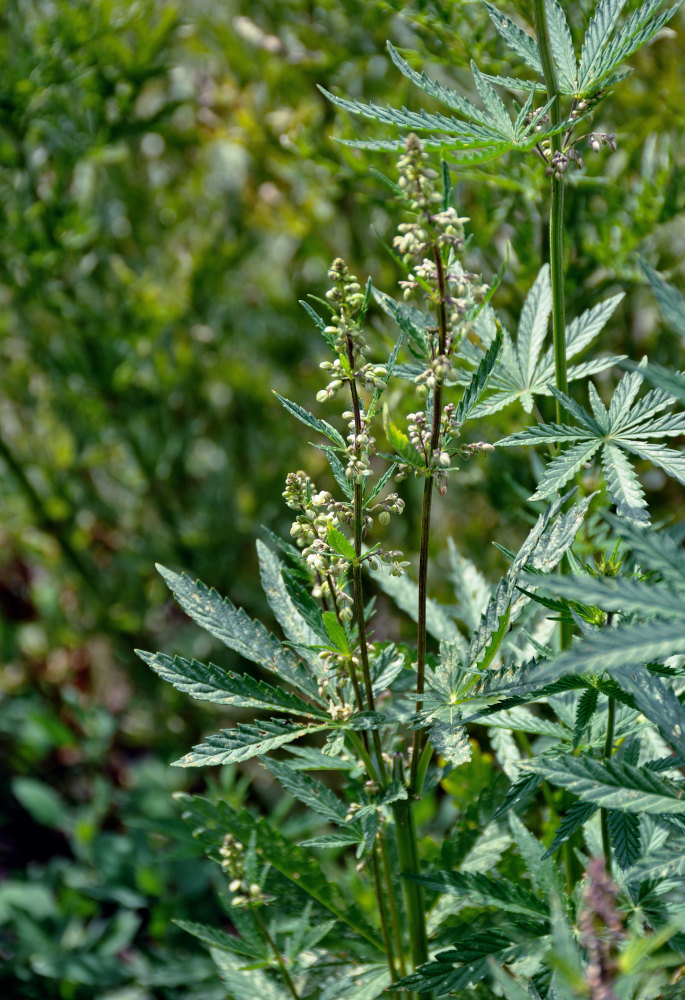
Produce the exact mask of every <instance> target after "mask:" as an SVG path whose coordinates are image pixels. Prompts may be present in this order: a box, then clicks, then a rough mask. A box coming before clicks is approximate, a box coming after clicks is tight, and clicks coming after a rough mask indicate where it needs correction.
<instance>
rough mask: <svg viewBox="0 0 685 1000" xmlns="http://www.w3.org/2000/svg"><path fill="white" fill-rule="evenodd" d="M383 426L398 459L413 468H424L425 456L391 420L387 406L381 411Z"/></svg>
mask: <svg viewBox="0 0 685 1000" xmlns="http://www.w3.org/2000/svg"><path fill="white" fill-rule="evenodd" d="M383 426H384V428H385V435H386V437H387V439H388V442H389V443H390V447H391V448H392V449H393V450H394V452H395V454H396V455H397V457H398V459H401V460H402V462H403V463H405V464H407V465H409V466H411V468H413V469H425V468H426V459H425V457H424V456H423V455H420V454H419V453H418V451H417V450H416V448H415V447H414V445H413V444H412V443H411V441H410V440H409V438H408V437H407V435H406V434H405V433H404V431H401V430H400V429H399V427H397V426H396V425H395V424H394V423H393V422H392V420H391V419H390V417H389V415H388V410H387V408H386V409H385V410H384V412H383Z"/></svg>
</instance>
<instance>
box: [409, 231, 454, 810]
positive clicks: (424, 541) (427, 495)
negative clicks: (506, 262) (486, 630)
mask: <svg viewBox="0 0 685 1000" xmlns="http://www.w3.org/2000/svg"><path fill="white" fill-rule="evenodd" d="M433 259H434V260H435V269H436V273H437V276H438V295H439V304H438V357H442V356H443V355H444V353H445V351H446V350H447V307H446V305H445V303H446V300H447V281H446V279H445V268H444V266H443V263H442V257H441V256H440V249H439V247H438V246H437V244H436V245H435V246H434V247H433ZM441 419H442V381H441V379H440V378H438V379H437V380H436V383H435V388H434V389H433V426H432V428H431V441H430V452H429V453H428V456H427V461H426V466H427V468H426V480H425V483H424V486H423V504H422V506H421V537H420V541H419V606H418V613H417V618H416V621H417V635H416V711H417V712H420V711H421V709H422V708H423V692H424V688H425V683H426V603H427V599H428V550H429V543H430V531H431V507H432V504H433V471H432V468H431V465H430V463H431V460H432V457H433V454H434V453H435V451H436V449H437V447H438V445H439V443H440V422H441ZM423 744H424V732H423V730H421V729H417V730H416V731H415V733H414V739H413V742H412V758H411V775H410V778H409V794H410V796H411V795H412V793H415V791H416V786H417V777H418V768H419V760H420V758H421V751H422V749H423Z"/></svg>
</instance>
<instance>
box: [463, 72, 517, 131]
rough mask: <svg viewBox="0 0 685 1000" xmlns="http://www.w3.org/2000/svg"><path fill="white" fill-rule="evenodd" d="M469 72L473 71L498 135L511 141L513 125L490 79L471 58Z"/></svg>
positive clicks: (479, 91)
mask: <svg viewBox="0 0 685 1000" xmlns="http://www.w3.org/2000/svg"><path fill="white" fill-rule="evenodd" d="M471 72H472V73H473V79H474V82H475V84H476V88H477V90H478V93H479V94H480V97H481V100H482V102H483V104H484V105H485V107H486V108H487V110H488V113H489V114H490V116H491V117H492V120H493V122H495V124H496V127H497V129H498V130H499V132H500V135H501V136H502V137H503V138H505V139H508V140H510V141H513V140H514V138H515V136H514V125H513V122H512V120H511V118H510V116H509V112H508V111H507V109H506V105H505V104H504V101H503V100H502V98H501V97H500V96H499V94H498V93H497V91H496V90H495V88H494V87H493V85H492V84H491V83H490V81H489V80H487V79H486V78H485V77H484V76H483V74H482V73H481V71H480V70H479V69H478V67H477V66H476V64H475V62H474V61H473V59H472V60H471Z"/></svg>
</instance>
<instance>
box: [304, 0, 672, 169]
mask: <svg viewBox="0 0 685 1000" xmlns="http://www.w3.org/2000/svg"><path fill="white" fill-rule="evenodd" d="M681 3H682V0H678V2H677V3H676V4H674V5H673V6H670V7H666V8H664V7H663V0H647V2H646V3H645V4H643V6H642V7H640V9H639V10H637V11H635V12H634V13H633V14H632V15H631V16H630V17H629V18H628V20H627V21H626V22H625V23H624V24H623V26H622V27H621V28H619V29H618V30H616V25H617V22H618V18H619V16H620V14H621V11H622V9H623V6H624V4H625V0H600V2H599V3H598V5H597V8H596V10H595V13H594V16H593V17H592V19H591V21H590V24H589V25H588V29H587V32H586V34H585V38H584V39H583V43H582V47H581V51H580V59H579V61H578V62H576V57H575V53H574V48H573V38H572V35H571V31H570V28H569V26H568V22H567V20H566V16H565V14H564V10H563V8H562V6H561V4H560V3H559V2H558V0H545V7H546V16H547V21H548V28H549V36H550V45H551V50H552V58H553V59H554V62H555V65H556V75H557V79H558V85H559V92H560V93H561V94H562V95H566V96H568V97H572V98H573V99H574V102H573V109H572V111H570V112H569V114H570V115H571V117H569V118H568V119H567V120H565V121H563V122H562V123H561V124H560V125H557V126H556V127H552V126H551V125H550V124H549V120H548V119H547V118H546V114H547V112H548V111H549V109H550V107H551V105H552V103H553V100H554V99H552V100H548V101H546V103H543V104H542V106H540V107H537V108H535V107H534V104H535V98H536V95H537V92H538V90H543V91H544V89H545V88H544V85H542V84H541V81H542V78H543V70H542V64H541V60H540V54H539V50H538V44H537V42H536V40H535V38H534V37H533V36H532V35H531V34H529V33H528V32H527V31H524V30H523V29H522V28H521V27H519V26H518V25H517V24H515V23H514V21H512V20H511V19H510V18H509V17H507V16H506V15H505V14H503V13H502V12H501V11H499V10H498V9H497V8H496V7H495V6H494V5H493V4H491V3H488V2H485V3H484V6H485V8H486V10H487V12H488V14H489V16H490V19H491V20H492V23H493V24H494V26H495V28H496V30H497V32H498V33H499V34H500V35H501V37H502V38H503V39H504V40H505V41H506V42H507V44H508V45H509V46H510V47H511V48H512V49H513V50H514V51H515V52H516V53H517V55H518V56H519V57H520V58H521V59H522V60H523V62H524V64H525V65H526V67H527V68H528V69H529V70H531V71H532V72H533V73H534V74H535V77H536V79H534V80H532V81H531V80H528V79H526V78H513V77H498V76H491V75H489V74H485V73H482V72H481V71H480V70H479V69H478V67H477V66H476V64H475V63H474V62H473V61H472V62H471V72H472V75H473V82H474V87H475V90H476V91H477V93H478V95H479V97H480V99H481V102H482V105H483V107H482V108H480V107H477V106H476V105H475V104H473V103H472V102H471V101H469V100H467V99H466V98H465V97H463V96H462V95H461V94H459V93H458V92H457V91H455V90H452V89H450V88H449V87H446V86H444V85H443V84H441V83H438V82H437V81H436V80H433V79H431V78H430V77H428V76H427V75H426V74H425V73H423V72H418V71H417V70H415V69H413V68H412V67H411V66H410V65H409V63H408V62H407V61H406V60H405V59H403V57H402V56H401V55H400V53H399V52H398V51H397V49H395V48H394V46H392V45H391V43H390V42H388V43H387V45H388V52H389V53H390V58H391V59H392V61H393V63H394V64H395V66H397V68H398V69H399V71H400V72H401V73H402V74H403V75H404V76H406V77H407V78H408V79H409V80H411V82H412V83H414V84H415V85H416V86H417V87H420V88H421V89H422V90H424V91H425V92H426V93H427V94H428V95H429V96H431V97H433V98H435V99H436V100H437V101H439V102H440V103H441V104H443V105H445V106H447V107H448V108H450V110H452V111H456V112H457V113H458V114H459V116H460V117H459V118H457V117H455V116H454V115H449V116H448V115H444V114H440V113H434V114H431V113H429V112H426V111H418V112H415V111H409V110H408V109H407V108H405V107H403V108H401V109H400V108H392V107H380V106H379V105H376V104H365V103H363V102H361V101H354V100H347V99H346V98H343V97H336V96H335V95H334V94H331V93H329V91H327V90H325V89H324V88H323V87H321V88H320V89H321V91H322V93H323V94H324V95H325V96H326V97H327V98H328V100H330V101H331V102H332V103H333V104H335V105H336V106H337V107H339V108H341V109H342V110H344V111H348V112H350V113H352V114H359V115H362V116H364V117H366V118H371V119H373V120H374V121H379V122H382V123H384V124H388V125H393V126H396V127H400V128H405V129H407V130H410V131H415V132H432V133H438V134H437V135H436V134H432V135H429V136H427V137H426V138H425V139H424V140H423V141H424V144H425V147H426V148H427V149H440V150H443V151H446V152H447V155H449V156H450V158H451V159H453V160H455V161H456V162H458V163H465V164H468V163H471V164H475V163H482V162H485V161H486V160H490V159H493V158H494V157H497V156H500V155H501V154H502V153H505V152H508V151H509V150H514V149H518V150H521V151H524V152H525V151H528V150H531V149H533V148H534V147H535V146H537V145H538V144H539V143H540V142H541V141H542V140H544V139H546V138H549V137H550V136H552V135H554V134H555V133H557V132H562V131H567V130H568V129H572V128H574V127H575V126H576V125H577V124H578V123H579V121H580V120H581V118H582V117H583V116H584V114H585V113H586V112H585V108H586V107H589V106H592V105H594V104H596V102H597V101H598V100H599V99H600V98H601V97H603V96H604V93H605V91H606V88H607V87H608V86H610V85H611V84H613V83H616V82H617V81H619V80H622V79H624V77H625V76H627V75H628V73H629V72H630V70H629V69H623V70H621V69H620V68H619V67H620V65H621V63H623V62H625V60H626V59H628V58H629V57H630V56H631V55H633V53H634V52H636V51H637V49H639V48H640V46H642V45H644V44H645V42H647V41H649V40H650V39H651V38H653V37H654V35H656V33H657V32H658V31H659V30H660V29H661V28H662V27H663V25H664V24H666V22H667V21H668V20H669V19H670V18H671V17H672V16H673V15H674V14H675V12H676V11H677V10H678V8H679V7H680V5H681ZM493 84H496V85H499V86H502V87H505V88H507V89H509V90H518V91H524V92H526V91H527V92H528V97H527V99H526V101H525V103H524V105H523V106H522V107H520V106H519V105H518V104H515V106H514V108H513V110H514V114H513V116H512V115H511V114H510V112H509V110H508V109H507V107H506V105H505V103H504V102H503V100H502V99H501V97H500V96H499V94H498V93H497V91H496V90H495V87H494V86H493ZM581 99H584V101H585V103H584V104H583V103H582V101H581ZM339 141H341V142H344V143H345V144H346V145H351V146H355V147H358V148H363V149H372V150H397V149H401V148H402V146H403V145H404V140H403V139H373V140H368V141H363V140H339Z"/></svg>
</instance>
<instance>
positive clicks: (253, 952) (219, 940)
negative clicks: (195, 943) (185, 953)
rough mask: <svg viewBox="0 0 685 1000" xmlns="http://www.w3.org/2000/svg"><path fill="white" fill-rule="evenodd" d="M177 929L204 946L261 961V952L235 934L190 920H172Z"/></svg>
mask: <svg viewBox="0 0 685 1000" xmlns="http://www.w3.org/2000/svg"><path fill="white" fill-rule="evenodd" d="M174 923H175V924H176V926H177V927H180V928H181V930H182V931H185V932H186V934H192V935H193V937H196V938H198V939H199V940H200V941H202V942H204V944H209V945H212V946H213V947H215V948H221V949H223V950H224V951H231V952H234V953H235V954H237V955H242V956H244V957H245V958H251V959H257V960H261V959H262V958H263V950H262V949H256V948H252V947H250V945H249V943H248V942H247V941H246V940H245V938H243V937H242V936H240V937H239V936H238V935H236V934H226V932H225V931H222V930H219V928H218V927H209V926H207V925H206V924H198V923H196V922H195V921H192V920H174Z"/></svg>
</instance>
